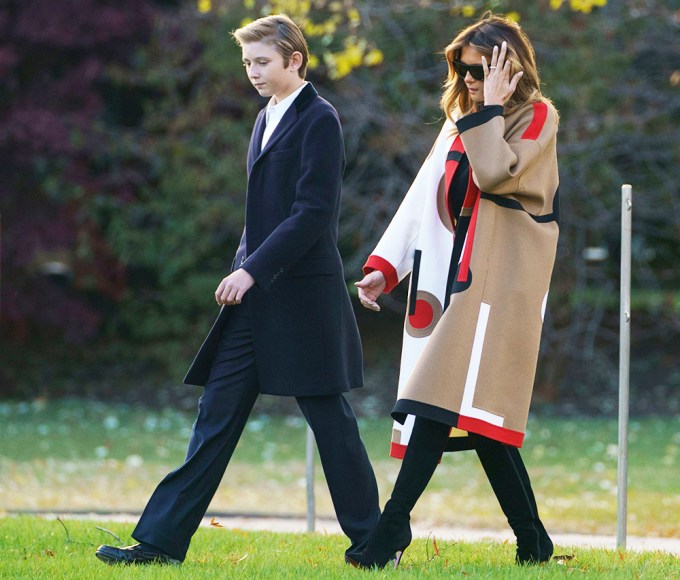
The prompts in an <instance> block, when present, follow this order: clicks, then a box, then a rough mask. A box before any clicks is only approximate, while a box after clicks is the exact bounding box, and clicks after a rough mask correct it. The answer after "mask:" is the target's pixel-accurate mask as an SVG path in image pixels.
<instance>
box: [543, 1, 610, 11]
mask: <svg viewBox="0 0 680 580" xmlns="http://www.w3.org/2000/svg"><path fill="white" fill-rule="evenodd" d="M563 4H569V8H571V9H572V10H573V11H574V12H583V14H590V13H591V12H592V10H593V8H600V7H602V6H605V5H606V4H607V0H568V1H567V0H550V8H552V9H553V10H559V9H560V8H562V5H563Z"/></svg>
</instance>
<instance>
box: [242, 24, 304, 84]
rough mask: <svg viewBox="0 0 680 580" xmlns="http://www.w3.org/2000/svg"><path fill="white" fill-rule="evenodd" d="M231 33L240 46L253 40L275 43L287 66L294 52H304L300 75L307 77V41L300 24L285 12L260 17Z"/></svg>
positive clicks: (299, 70) (302, 77)
mask: <svg viewBox="0 0 680 580" xmlns="http://www.w3.org/2000/svg"><path fill="white" fill-rule="evenodd" d="M231 35H232V36H233V37H234V40H236V42H237V43H238V45H239V46H243V45H244V44H249V43H251V42H265V43H267V44H271V45H273V46H274V47H275V48H276V52H278V53H279V54H280V55H281V56H282V57H283V66H284V67H286V68H287V67H288V63H289V62H290V58H291V56H292V55H293V53H294V52H299V53H300V54H302V65H301V66H300V68H299V69H298V75H299V76H300V78H301V79H304V78H305V75H306V74H307V63H308V62H309V49H308V48H307V41H306V40H305V37H304V36H303V34H302V31H301V30H300V28H299V27H298V25H297V24H295V22H293V21H292V20H291V19H290V18H289V17H288V16H286V15H285V14H276V15H274V16H265V17H264V18H258V19H257V20H255V21H254V22H251V23H250V24H246V25H245V26H243V27H241V28H239V29H238V30H235V31H234V32H232V33H231Z"/></svg>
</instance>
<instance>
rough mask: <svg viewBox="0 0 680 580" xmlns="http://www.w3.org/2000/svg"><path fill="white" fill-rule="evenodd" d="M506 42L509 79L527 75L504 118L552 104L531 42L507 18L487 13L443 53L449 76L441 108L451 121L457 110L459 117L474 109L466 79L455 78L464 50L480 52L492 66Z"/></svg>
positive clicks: (517, 25) (466, 29)
mask: <svg viewBox="0 0 680 580" xmlns="http://www.w3.org/2000/svg"><path fill="white" fill-rule="evenodd" d="M503 41H505V42H507V44H508V50H507V53H506V61H510V78H512V77H513V75H514V74H515V73H517V72H519V71H523V72H524V74H523V75H522V77H521V78H520V80H519V83H518V84H517V88H516V89H515V92H514V93H513V94H512V96H511V97H510V99H509V100H508V102H507V103H505V108H504V112H505V114H506V115H507V114H509V113H512V111H513V110H515V109H516V108H517V107H519V106H521V105H523V104H525V103H529V102H535V101H545V102H549V99H547V98H546V97H544V96H543V95H542V94H541V88H540V86H541V81H540V79H539V77H538V69H537V67H536V56H535V54H534V49H533V47H532V46H531V42H530V41H529V38H528V37H527V35H526V34H524V32H523V31H522V29H521V28H520V26H519V24H517V23H516V22H514V21H512V20H510V19H508V18H505V17H504V16H496V15H493V14H491V13H490V12H487V13H486V14H484V16H482V18H481V19H480V20H479V21H478V22H476V23H474V24H472V25H470V26H468V27H467V28H465V29H464V30H462V31H461V32H460V33H459V34H458V35H457V36H456V37H455V38H454V39H453V40H452V41H451V44H449V45H448V46H447V47H446V48H445V49H444V55H445V56H446V63H447V65H448V67H449V74H448V76H447V79H446V82H445V83H444V93H443V94H442V98H441V101H440V105H441V108H442V110H443V111H444V113H445V114H446V116H447V117H448V118H449V120H451V121H453V112H454V110H456V109H457V110H458V111H460V113H462V114H465V113H468V112H469V111H470V110H472V108H473V107H474V103H473V101H472V99H470V93H469V92H468V90H467V87H466V86H465V82H464V81H463V79H462V78H461V77H460V76H458V75H457V74H456V71H455V70H454V68H453V61H454V60H460V55H461V52H462V50H463V48H464V47H466V46H470V47H472V48H475V49H477V50H478V51H479V52H481V53H482V54H483V55H484V56H485V57H486V60H487V63H489V64H490V63H491V55H492V53H493V47H494V46H498V48H499V49H500V46H501V43H502V42H503Z"/></svg>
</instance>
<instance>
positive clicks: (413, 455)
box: [346, 417, 451, 568]
mask: <svg viewBox="0 0 680 580" xmlns="http://www.w3.org/2000/svg"><path fill="white" fill-rule="evenodd" d="M450 431H451V427H450V426H449V425H444V424H443V423H437V422H436V421H430V420H429V419H424V418H422V417H417V418H416V420H415V424H414V425H413V432H412V433H411V439H410V440H409V443H408V447H407V449H406V454H405V455H404V460H403V462H402V464H401V469H400V470H399V475H398V476H397V481H396V483H395V484H394V489H393V490H392V496H391V497H390V499H389V501H388V502H387V504H386V505H385V509H384V511H383V513H382V515H381V516H380V520H379V521H378V524H377V526H376V527H375V530H373V532H372V533H371V535H370V537H369V539H368V544H367V545H366V549H365V550H364V551H363V552H362V553H360V554H358V555H356V556H351V555H350V556H346V560H347V562H348V563H349V564H352V565H354V566H358V567H360V568H372V567H374V566H376V567H378V568H383V567H385V565H386V564H387V563H388V562H389V561H390V560H391V559H392V558H394V557H395V555H396V558H397V559H396V563H395V568H396V566H397V565H398V564H399V560H400V558H401V553H403V551H404V550H405V549H406V547H407V546H408V545H409V544H410V543H411V526H410V520H411V516H410V514H411V510H413V507H414V506H415V505H416V502H417V501H418V498H419V497H420V496H421V495H422V493H423V491H425V488H426V487H427V484H428V483H429V481H430V479H431V478H432V474H433V473H434V470H435V469H436V467H437V464H438V463H439V461H440V459H441V456H442V453H443V452H444V449H445V447H446V444H447V442H448V438H449V433H450Z"/></svg>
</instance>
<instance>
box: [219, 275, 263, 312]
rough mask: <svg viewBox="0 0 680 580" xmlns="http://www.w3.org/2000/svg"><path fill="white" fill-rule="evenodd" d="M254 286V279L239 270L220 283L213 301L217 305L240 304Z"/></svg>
mask: <svg viewBox="0 0 680 580" xmlns="http://www.w3.org/2000/svg"><path fill="white" fill-rule="evenodd" d="M254 284H255V278H253V277H252V276H251V275H250V274H248V272H246V271H245V270H244V269H243V268H239V269H238V270H235V271H234V272H232V273H231V274H229V276H227V277H226V278H224V279H223V280H222V281H221V282H220V285H219V286H218V287H217V290H215V300H216V301H217V303H218V304H226V305H228V306H233V305H234V304H241V300H242V299H243V296H244V295H245V293H246V292H248V290H250V289H251V288H252V287H253V285H254Z"/></svg>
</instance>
